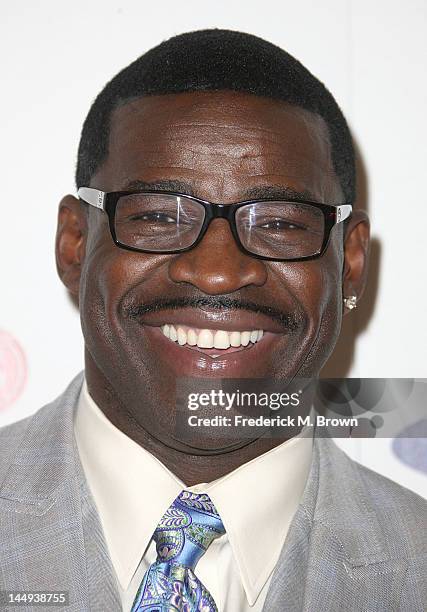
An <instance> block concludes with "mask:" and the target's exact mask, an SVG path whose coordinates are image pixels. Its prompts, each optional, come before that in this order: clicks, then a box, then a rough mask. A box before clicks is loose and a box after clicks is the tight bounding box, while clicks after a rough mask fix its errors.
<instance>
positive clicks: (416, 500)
mask: <svg viewBox="0 0 427 612" xmlns="http://www.w3.org/2000/svg"><path fill="white" fill-rule="evenodd" d="M345 458H346V460H347V461H348V462H350V463H351V464H352V469H353V470H354V473H355V477H356V479H357V480H358V481H359V483H360V484H361V486H360V488H359V492H360V503H361V504H363V505H364V506H365V508H366V510H367V511H368V513H370V514H371V516H374V515H375V517H376V522H377V524H378V525H379V526H380V528H381V530H382V533H383V536H384V540H385V542H387V546H388V548H389V551H390V553H391V554H392V555H396V556H400V555H402V554H404V555H405V556H407V558H413V557H415V556H417V555H420V554H422V555H423V554H424V555H425V554H426V553H427V530H426V525H427V500H426V499H424V498H423V497H421V495H418V494H417V493H414V491H411V490H410V489H407V488H406V487H404V486H402V485H400V484H398V483H397V482H395V481H393V480H390V479H389V478H387V477H386V476H383V475H381V474H379V473H378V472H374V471H373V470H371V469H369V468H367V467H366V466H364V465H361V464H360V463H358V462H357V461H354V460H352V459H350V458H349V457H347V455H345Z"/></svg>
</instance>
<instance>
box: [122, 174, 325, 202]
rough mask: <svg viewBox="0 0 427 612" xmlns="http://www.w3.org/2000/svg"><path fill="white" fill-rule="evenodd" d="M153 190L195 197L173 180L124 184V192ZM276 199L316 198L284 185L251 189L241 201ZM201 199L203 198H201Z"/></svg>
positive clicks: (259, 186) (185, 185) (188, 184)
mask: <svg viewBox="0 0 427 612" xmlns="http://www.w3.org/2000/svg"><path fill="white" fill-rule="evenodd" d="M144 189H147V190H154V191H175V192H177V193H182V194H184V195H189V196H193V197H196V194H195V193H194V189H193V187H192V186H191V185H190V183H186V182H185V181H180V180H175V179H163V180H159V181H141V180H133V181H130V182H129V183H126V185H125V186H124V191H127V190H129V191H133V190H141V191H143V190H144ZM272 198H277V199H278V200H287V199H291V200H292V199H297V200H311V201H316V197H315V196H314V195H313V193H312V192H311V191H308V190H302V191H297V190H295V189H293V188H292V187H287V186H284V185H258V186H255V187H251V188H250V189H248V190H247V191H245V192H244V194H243V197H242V198H241V200H242V201H244V200H264V199H272ZM201 199H203V198H201Z"/></svg>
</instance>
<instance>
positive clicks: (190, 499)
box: [131, 491, 225, 612]
mask: <svg viewBox="0 0 427 612" xmlns="http://www.w3.org/2000/svg"><path fill="white" fill-rule="evenodd" d="M223 533H225V529H224V526H223V524H222V521H221V519H220V516H219V514H218V512H217V510H216V508H215V506H214V505H213V503H212V502H211V500H210V498H209V496H208V495H206V494H204V493H203V494H198V493H191V492H190V491H182V492H181V493H180V494H179V495H178V497H177V498H176V499H175V501H174V502H173V503H172V505H171V506H170V507H169V508H168V509H167V510H166V512H165V514H164V515H163V517H162V519H161V521H160V523H159V524H158V526H157V528H156V530H155V532H154V534H153V540H154V541H155V543H156V549H157V559H156V561H155V562H154V563H153V564H152V565H150V567H149V568H148V570H147V572H146V573H145V576H144V578H143V580H142V582H141V586H140V587H139V589H138V592H137V594H136V597H135V600H134V602H133V605H132V609H131V612H177V611H179V612H217V607H216V605H215V602H214V600H213V598H212V596H211V594H210V593H209V591H208V590H207V589H206V588H205V587H204V586H203V584H202V583H201V582H200V580H199V579H198V578H197V576H196V575H195V574H194V568H195V567H196V564H197V562H198V561H199V559H200V557H201V556H202V555H203V554H204V553H205V552H206V550H207V548H208V546H209V545H210V544H211V542H213V540H215V539H216V538H218V537H219V536H221V535H222V534H223Z"/></svg>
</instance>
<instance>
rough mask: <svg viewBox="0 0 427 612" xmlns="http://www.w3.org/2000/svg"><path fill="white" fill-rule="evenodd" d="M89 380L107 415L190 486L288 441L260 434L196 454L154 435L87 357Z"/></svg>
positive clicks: (225, 472) (91, 388)
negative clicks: (127, 408) (241, 443)
mask: <svg viewBox="0 0 427 612" xmlns="http://www.w3.org/2000/svg"><path fill="white" fill-rule="evenodd" d="M85 373H86V382H87V387H88V391H89V394H90V396H91V397H92V399H93V400H94V401H95V403H96V404H97V406H98V407H99V408H100V410H102V412H103V413H104V415H105V416H106V417H107V419H108V420H109V421H110V422H111V423H112V424H113V425H114V426H115V427H117V428H118V429H120V431H122V432H123V433H124V434H125V435H126V436H128V437H129V438H131V439H132V440H133V441H134V442H136V443H137V444H139V445H140V446H142V448H144V449H145V450H147V451H148V452H150V453H151V454H152V455H154V456H155V457H156V458H157V459H158V460H159V461H161V462H162V463H163V464H164V465H165V466H166V467H167V468H168V469H169V470H170V471H171V472H172V473H173V474H175V476H177V477H178V478H179V479H180V480H181V481H182V482H184V483H185V485H186V486H193V485H195V484H200V483H209V482H212V481H213V480H216V479H217V478H220V477H221V476H224V475H225V474H228V473H230V472H232V471H233V470H235V469H236V468H238V467H239V466H241V465H243V464H244V463H247V462H248V461H251V460H252V459H255V458H256V457H258V456H260V455H262V454H263V453H265V452H267V451H269V450H271V449H272V448H274V447H276V446H278V445H279V444H281V443H282V442H284V441H285V439H284V438H259V439H257V440H253V441H252V440H251V441H249V442H248V444H246V446H243V447H240V448H236V449H233V450H228V449H227V450H224V452H219V451H216V452H215V454H212V453H210V454H197V455H195V454H192V453H191V452H185V451H181V450H176V449H175V448H171V447H170V446H168V445H167V444H165V443H163V442H161V441H160V440H158V439H157V438H155V437H154V436H152V435H150V433H149V432H148V431H147V429H146V428H144V427H142V426H141V425H140V424H139V423H137V422H136V420H135V419H134V418H133V417H132V415H131V414H129V413H128V412H127V411H125V410H124V409H123V405H122V404H121V402H120V400H119V398H118V397H117V395H116V393H115V392H114V390H113V389H112V386H111V385H110V384H109V383H108V381H107V379H106V378H105V376H103V375H102V374H101V372H100V371H99V369H98V368H96V367H95V365H94V363H93V361H92V360H91V359H90V358H89V359H88V358H87V357H86V370H85Z"/></svg>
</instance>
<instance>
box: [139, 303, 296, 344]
mask: <svg viewBox="0 0 427 612" xmlns="http://www.w3.org/2000/svg"><path fill="white" fill-rule="evenodd" d="M140 322H141V323H142V324H143V325H144V324H146V325H147V326H148V325H149V326H154V327H160V326H162V325H166V324H172V325H179V324H181V325H187V326H188V327H194V328H197V329H212V330H217V329H223V330H224V331H240V332H243V331H247V330H252V329H262V330H263V331H264V332H271V333H272V334H283V333H284V332H286V329H285V328H284V326H282V325H281V324H280V323H279V322H276V321H274V320H273V319H271V318H270V317H268V316H266V315H264V314H261V313H257V312H249V311H248V310H236V309H224V310H219V309H208V308H203V309H202V308H197V309H196V308H180V309H173V310H172V309H169V310H166V309H165V310H161V311H158V312H152V313H149V314H145V315H144V316H142V317H141V319H140ZM165 339H166V340H167V338H165ZM169 343H170V344H173V343H172V342H171V341H169Z"/></svg>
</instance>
